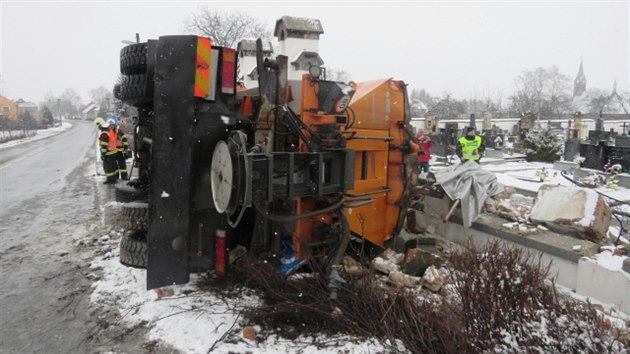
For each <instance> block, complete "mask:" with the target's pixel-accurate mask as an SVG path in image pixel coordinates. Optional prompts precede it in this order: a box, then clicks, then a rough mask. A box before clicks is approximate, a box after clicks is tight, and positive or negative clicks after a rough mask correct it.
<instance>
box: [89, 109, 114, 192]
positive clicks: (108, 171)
mask: <svg viewBox="0 0 630 354" xmlns="http://www.w3.org/2000/svg"><path fill="white" fill-rule="evenodd" d="M97 120H98V118H97V119H96V120H95V121H94V124H96V125H97V126H98V127H99V128H100V130H101V134H100V135H99V137H98V141H99V148H100V152H101V160H103V170H105V177H106V179H105V184H112V183H116V180H117V179H118V162H117V161H116V158H117V156H116V155H117V154H118V147H117V146H116V140H117V134H116V130H115V128H116V122H115V121H113V120H111V119H108V120H107V122H105V123H103V122H104V120H103V118H101V121H102V122H101V121H98V122H97Z"/></svg>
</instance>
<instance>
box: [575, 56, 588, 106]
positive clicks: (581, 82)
mask: <svg viewBox="0 0 630 354" xmlns="http://www.w3.org/2000/svg"><path fill="white" fill-rule="evenodd" d="M584 91H586V76H585V75H584V67H583V66H582V59H580V70H579V71H578V74H577V76H576V77H575V81H573V97H578V96H582V94H583V93H584Z"/></svg>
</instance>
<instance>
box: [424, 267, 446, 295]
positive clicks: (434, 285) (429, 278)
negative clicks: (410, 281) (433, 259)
mask: <svg viewBox="0 0 630 354" xmlns="http://www.w3.org/2000/svg"><path fill="white" fill-rule="evenodd" d="M445 282H446V277H445V276H444V274H442V272H440V271H439V270H438V269H437V268H436V267H435V266H430V267H429V268H427V270H426V271H425V272H424V275H423V276H422V285H423V286H424V287H425V288H427V289H429V290H431V291H433V292H438V291H440V289H441V288H442V286H444V283H445Z"/></svg>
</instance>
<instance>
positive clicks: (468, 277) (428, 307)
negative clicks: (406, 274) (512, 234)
mask: <svg viewBox="0 0 630 354" xmlns="http://www.w3.org/2000/svg"><path fill="white" fill-rule="evenodd" d="M449 260H450V264H451V267H452V270H451V272H450V274H451V279H450V281H451V284H450V285H449V286H448V294H449V295H448V296H446V297H444V296H438V295H434V294H428V293H425V295H426V296H423V295H418V293H414V292H411V291H408V290H406V289H404V288H389V287H386V286H383V285H382V283H379V281H378V280H377V278H376V277H375V276H374V275H371V276H366V277H363V278H360V279H355V280H351V281H348V283H346V284H344V285H343V286H341V288H340V289H339V296H338V300H330V299H329V294H330V293H329V291H328V289H327V283H326V282H325V281H324V280H323V278H321V277H320V276H319V274H317V273H316V272H315V273H314V274H312V275H311V276H308V277H297V278H296V277H294V278H292V279H286V278H284V277H283V276H282V275H281V274H279V273H278V272H277V271H276V270H275V268H274V267H272V266H270V265H269V264H263V263H260V262H259V261H254V260H249V259H246V260H243V261H242V262H240V265H239V267H238V268H237V269H235V271H236V272H237V273H238V274H237V275H236V277H237V278H239V279H240V281H239V285H240V286H242V285H243V284H245V285H246V286H247V287H249V288H253V289H256V290H257V291H258V292H259V293H260V295H261V296H262V299H263V304H262V305H259V306H255V307H252V308H249V309H247V310H246V311H245V312H244V315H245V317H246V318H248V319H249V320H250V321H251V322H252V323H257V324H261V325H263V327H264V328H266V329H267V330H269V331H279V332H280V333H281V335H282V336H283V337H286V338H295V337H297V336H299V335H301V334H305V335H308V336H316V335H317V334H318V333H322V334H329V335H338V334H349V335H354V336H358V337H363V338H377V339H378V340H380V341H381V342H382V343H385V344H386V345H387V348H388V350H390V351H392V352H398V351H405V352H412V353H478V352H540V353H558V352H562V353H564V352H573V353H578V352H579V353H600V352H623V350H624V345H623V344H622V343H620V342H619V341H617V340H616V339H615V338H613V337H611V335H610V329H611V328H610V325H609V324H608V323H607V322H606V320H605V319H603V318H602V317H601V316H599V315H598V314H597V312H596V311H595V310H594V309H593V307H592V306H591V305H590V304H588V303H587V304H585V303H578V302H575V301H570V300H567V299H561V298H560V297H559V296H558V295H557V294H556V293H555V291H554V288H553V286H552V285H549V284H548V283H546V280H545V279H546V276H547V275H548V273H549V267H550V265H549V264H543V262H542V261H541V259H540V257H534V256H531V255H529V254H527V253H525V252H524V251H522V250H521V249H517V248H508V247H505V246H502V244H500V243H488V244H486V245H484V246H481V247H476V246H472V245H471V246H470V247H467V248H464V249H463V250H461V251H459V252H456V253H453V254H451V255H449ZM617 332H618V333H617V334H616V336H621V335H622V334H621V333H620V331H617ZM623 335H626V336H627V331H626V332H624V333H623ZM325 343H326V342H325V340H323V339H322V341H321V345H322V346H325V345H326V344H325Z"/></svg>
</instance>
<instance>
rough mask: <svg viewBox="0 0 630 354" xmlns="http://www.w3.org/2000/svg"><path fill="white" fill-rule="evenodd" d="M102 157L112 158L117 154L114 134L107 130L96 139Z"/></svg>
mask: <svg viewBox="0 0 630 354" xmlns="http://www.w3.org/2000/svg"><path fill="white" fill-rule="evenodd" d="M98 141H99V147H100V150H101V155H102V156H112V155H115V154H116V153H117V152H118V148H117V147H116V132H114V131H111V130H108V131H103V132H101V135H99V137H98Z"/></svg>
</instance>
